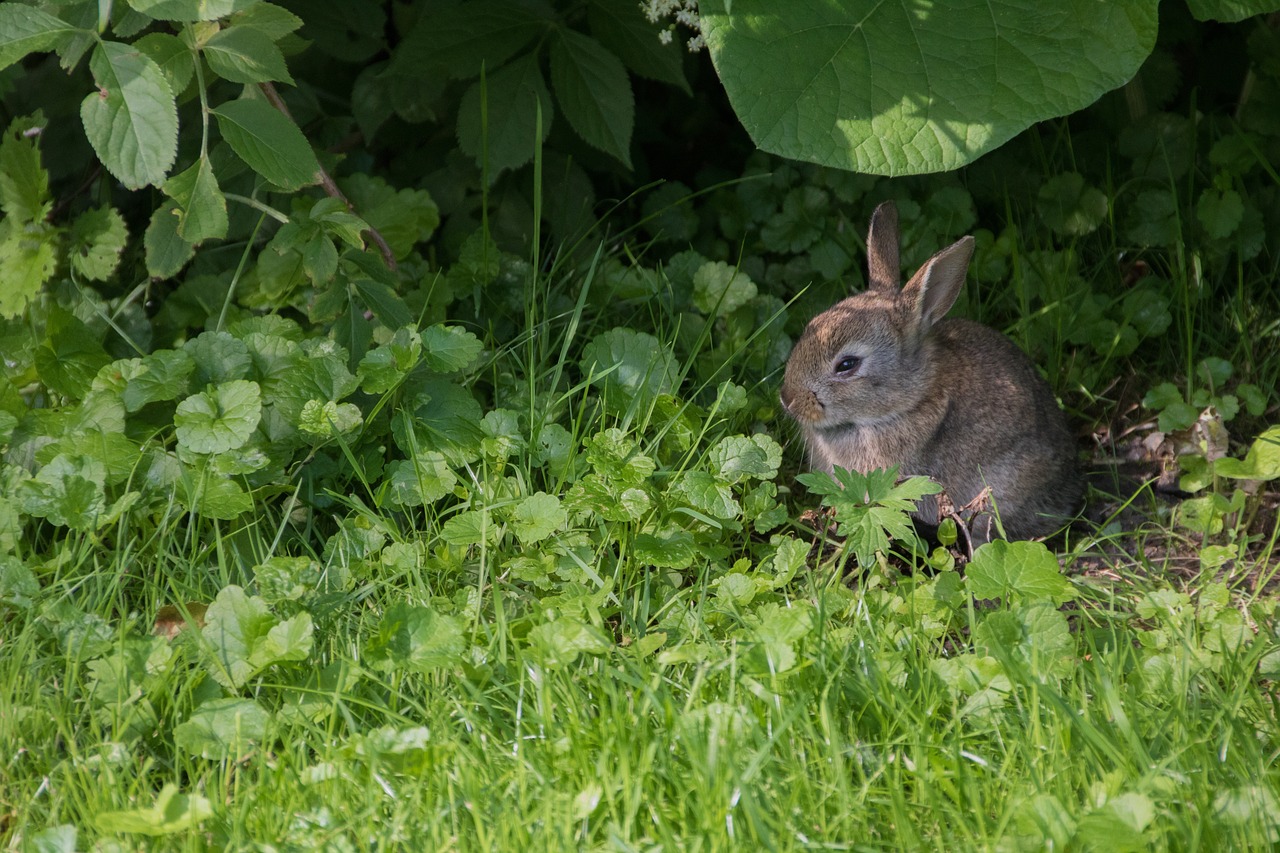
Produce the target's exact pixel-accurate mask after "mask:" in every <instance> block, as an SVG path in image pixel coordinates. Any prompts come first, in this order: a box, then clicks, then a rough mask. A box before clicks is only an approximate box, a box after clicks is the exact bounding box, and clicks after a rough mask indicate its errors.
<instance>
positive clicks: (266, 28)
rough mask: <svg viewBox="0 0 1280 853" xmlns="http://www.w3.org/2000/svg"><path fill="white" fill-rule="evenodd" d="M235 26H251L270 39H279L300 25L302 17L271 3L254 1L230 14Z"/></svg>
mask: <svg viewBox="0 0 1280 853" xmlns="http://www.w3.org/2000/svg"><path fill="white" fill-rule="evenodd" d="M231 23H232V24H233V25H234V26H237V27H252V28H253V29H255V30H257V31H258V32H260V33H262V34H263V35H265V36H266V37H267V38H269V39H271V40H272V41H279V40H280V39H282V38H284V37H285V36H287V35H289V33H292V32H294V31H295V30H297V29H298V28H299V27H301V26H302V19H301V18H299V17H298V16H297V15H295V14H293V13H292V12H290V11H289V10H288V9H282V8H281V7H279V6H276V5H274V4H272V3H259V2H255V3H253V4H252V5H249V6H248V7H247V8H242V9H241V10H240V11H238V12H236V13H234V14H233V15H232V16H231Z"/></svg>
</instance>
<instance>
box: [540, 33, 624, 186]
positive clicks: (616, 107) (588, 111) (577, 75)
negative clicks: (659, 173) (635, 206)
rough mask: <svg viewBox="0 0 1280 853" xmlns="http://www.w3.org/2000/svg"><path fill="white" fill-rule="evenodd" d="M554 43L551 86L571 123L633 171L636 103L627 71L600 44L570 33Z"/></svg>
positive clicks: (598, 146)
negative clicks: (632, 150) (633, 133)
mask: <svg viewBox="0 0 1280 853" xmlns="http://www.w3.org/2000/svg"><path fill="white" fill-rule="evenodd" d="M557 34H558V36H559V38H557V39H556V40H555V41H553V42H552V43H551V84H552V85H553V86H554V87H555V90H556V101H557V102H558V103H559V104H560V109H561V110H562V111H563V113H564V117H565V119H566V120H567V121H568V122H569V124H570V125H571V126H572V127H573V129H574V130H575V131H577V133H578V135H579V136H581V137H582V138H583V140H585V141H586V143H587V144H588V145H590V146H592V147H593V148H598V149H600V150H601V151H603V152H605V153H606V154H609V155H610V156H612V157H615V158H617V159H618V160H619V161H620V162H621V163H622V164H623V165H624V166H626V167H627V168H628V169H630V168H631V130H632V127H633V126H634V125H635V112H636V111H635V98H634V97H633V96H632V94H631V81H630V79H629V78H628V77H627V70H626V68H624V67H623V65H622V60H620V59H618V57H617V56H615V55H614V54H613V53H612V52H611V51H609V50H608V49H607V48H605V47H604V45H602V44H600V42H598V41H596V40H595V39H593V38H591V37H590V36H586V35H583V34H582V33H579V32H576V31H574V30H571V29H567V28H559V29H557Z"/></svg>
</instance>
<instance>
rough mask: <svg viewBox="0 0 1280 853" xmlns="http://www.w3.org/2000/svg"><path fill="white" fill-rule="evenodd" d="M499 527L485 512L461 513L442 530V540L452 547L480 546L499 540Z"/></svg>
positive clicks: (469, 511) (474, 510)
mask: <svg viewBox="0 0 1280 853" xmlns="http://www.w3.org/2000/svg"><path fill="white" fill-rule="evenodd" d="M497 536H498V527H497V525H496V524H494V522H493V519H492V518H491V517H490V516H489V513H488V512H487V511H485V510H478V509H472V510H467V511H466V512H460V513H458V514H457V515H455V516H454V517H453V518H451V519H449V520H448V521H446V522H445V523H444V526H443V527H441V528H440V538H441V539H443V540H444V541H445V542H448V543H449V544H450V545H479V544H480V543H481V542H486V541H487V542H493V541H495V540H496V539H497Z"/></svg>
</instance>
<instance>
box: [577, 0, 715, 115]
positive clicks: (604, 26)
mask: <svg viewBox="0 0 1280 853" xmlns="http://www.w3.org/2000/svg"><path fill="white" fill-rule="evenodd" d="M587 21H588V23H589V24H590V26H591V34H592V35H593V36H595V37H596V38H597V39H599V40H600V43H601V44H602V45H604V46H605V47H606V48H608V49H609V50H611V51H612V52H614V53H615V54H617V55H618V57H619V58H620V59H621V60H622V61H623V62H624V63H625V64H626V66H627V67H628V68H630V69H631V71H632V72H633V73H635V74H638V75H640V76H641V77H645V78H647V79H649V80H657V81H658V82H659V83H668V84H670V85H672V86H677V87H679V88H680V90H681V91H683V92H684V93H685V94H690V93H691V91H692V90H690V88H689V81H688V80H687V79H685V74H684V53H685V52H684V49H683V46H682V45H679V44H677V43H675V41H674V40H673V41H672V42H671V43H669V44H663V43H662V42H660V41H659V40H658V39H657V38H655V37H654V36H655V27H654V25H653V24H651V23H650V22H649V21H647V20H646V19H645V16H644V12H642V11H641V7H640V4H639V3H632V2H629V0H623V2H612V1H611V0H603V2H602V0H594V1H593V2H591V3H589V4H588V5H587Z"/></svg>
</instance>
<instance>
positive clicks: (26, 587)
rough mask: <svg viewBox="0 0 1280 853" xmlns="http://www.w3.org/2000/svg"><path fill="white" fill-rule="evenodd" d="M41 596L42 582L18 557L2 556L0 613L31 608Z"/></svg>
mask: <svg viewBox="0 0 1280 853" xmlns="http://www.w3.org/2000/svg"><path fill="white" fill-rule="evenodd" d="M39 596H40V582H39V581H38V580H36V576H35V574H34V573H33V572H32V571H31V569H29V568H27V566H26V565H25V564H24V563H23V562H22V561H21V560H19V559H18V558H17V557H14V556H9V555H3V556H0V614H4V613H5V612H6V611H7V610H30V609H31V607H32V605H34V604H35V601H36V599H37V598H39Z"/></svg>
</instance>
